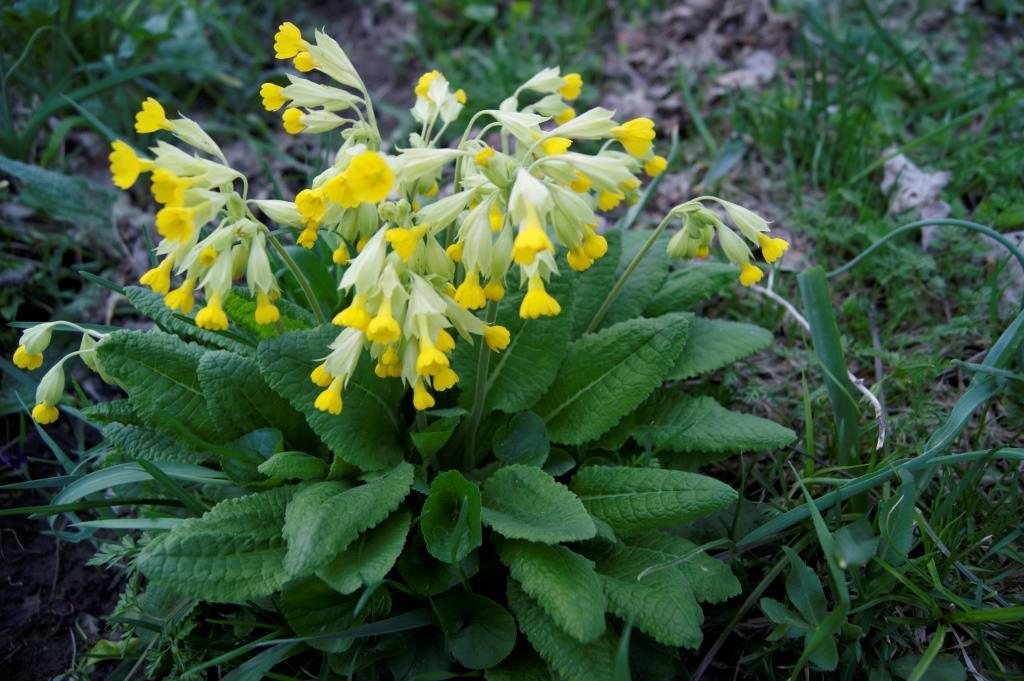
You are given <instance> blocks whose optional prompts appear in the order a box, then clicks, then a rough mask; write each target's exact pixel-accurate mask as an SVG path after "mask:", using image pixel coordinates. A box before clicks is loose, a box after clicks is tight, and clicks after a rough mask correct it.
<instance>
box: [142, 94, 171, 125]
mask: <svg viewBox="0 0 1024 681" xmlns="http://www.w3.org/2000/svg"><path fill="white" fill-rule="evenodd" d="M173 128H174V126H173V125H171V122H170V121H168V120H167V114H165V113H164V108H163V107H162V106H161V105H160V102H158V101H156V100H155V99H153V98H152V97H147V98H146V101H144V102H143V103H142V108H141V109H140V110H139V112H138V113H137V114H135V132H138V133H147V132H156V131H157V130H172V129H173Z"/></svg>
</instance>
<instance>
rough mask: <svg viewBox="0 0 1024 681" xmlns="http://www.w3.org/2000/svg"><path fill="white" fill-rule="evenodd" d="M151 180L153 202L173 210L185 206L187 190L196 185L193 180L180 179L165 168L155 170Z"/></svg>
mask: <svg viewBox="0 0 1024 681" xmlns="http://www.w3.org/2000/svg"><path fill="white" fill-rule="evenodd" d="M150 179H151V181H150V187H149V188H150V191H152V192H153V200H154V201H156V202H157V203H162V204H164V205H167V206H171V207H172V208H174V207H180V206H184V205H185V190H186V189H188V188H189V187H191V186H192V185H193V184H194V183H195V180H193V179H191V178H187V177H178V176H177V175H175V174H174V173H172V172H171V171H170V170H166V169H164V168H157V169H156V170H154V171H153V176H152V178H150Z"/></svg>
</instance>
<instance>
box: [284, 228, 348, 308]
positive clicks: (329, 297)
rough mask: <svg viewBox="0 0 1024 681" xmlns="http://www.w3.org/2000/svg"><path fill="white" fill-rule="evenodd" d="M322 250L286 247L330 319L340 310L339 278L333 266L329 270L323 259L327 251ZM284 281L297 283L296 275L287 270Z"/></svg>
mask: <svg viewBox="0 0 1024 681" xmlns="http://www.w3.org/2000/svg"><path fill="white" fill-rule="evenodd" d="M321 249H322V247H321V248H313V249H309V248H303V247H302V246H285V250H286V251H288V254H289V255H290V256H291V257H292V259H293V260H294V261H295V264H296V265H298V266H299V271H301V272H302V273H303V274H304V275H305V276H306V279H307V280H308V281H309V284H310V286H311V287H312V288H313V293H314V298H315V299H316V301H317V302H318V303H320V306H321V308H323V309H324V313H325V314H326V315H327V316H328V317H329V316H330V315H331V313H332V311H337V309H338V295H339V292H338V277H337V276H335V274H334V272H333V270H334V266H333V265H332V266H331V267H330V269H328V266H327V262H326V259H325V258H324V257H322V253H324V252H326V251H323V250H321ZM283 280H284V281H286V282H288V283H292V282H295V275H293V274H292V273H291V272H290V271H288V270H285V274H284V277H283ZM295 283H296V284H297V283H298V282H295Z"/></svg>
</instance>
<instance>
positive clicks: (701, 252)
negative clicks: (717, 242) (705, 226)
mask: <svg viewBox="0 0 1024 681" xmlns="http://www.w3.org/2000/svg"><path fill="white" fill-rule="evenodd" d="M693 254H694V255H695V256H697V257H698V258H706V257H708V256H709V255H710V254H711V249H710V248H708V247H707V246H697V250H696V251H694V253H693Z"/></svg>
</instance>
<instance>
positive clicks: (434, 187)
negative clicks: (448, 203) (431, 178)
mask: <svg viewBox="0 0 1024 681" xmlns="http://www.w3.org/2000/svg"><path fill="white" fill-rule="evenodd" d="M439 189H440V187H438V186H437V182H434V184H432V185H430V188H429V189H428V190H427V191H425V192H423V196H437V192H438V190H439Z"/></svg>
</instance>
